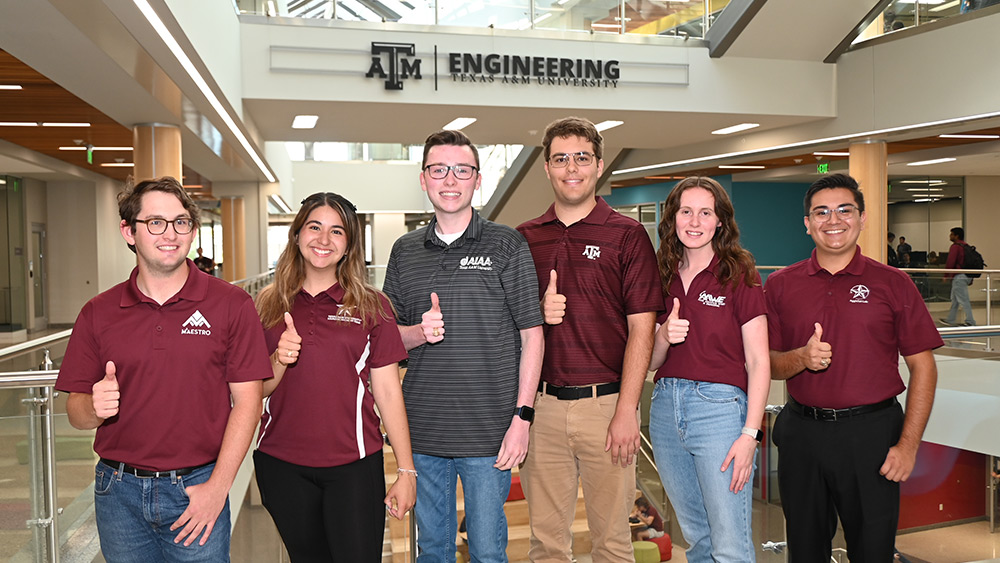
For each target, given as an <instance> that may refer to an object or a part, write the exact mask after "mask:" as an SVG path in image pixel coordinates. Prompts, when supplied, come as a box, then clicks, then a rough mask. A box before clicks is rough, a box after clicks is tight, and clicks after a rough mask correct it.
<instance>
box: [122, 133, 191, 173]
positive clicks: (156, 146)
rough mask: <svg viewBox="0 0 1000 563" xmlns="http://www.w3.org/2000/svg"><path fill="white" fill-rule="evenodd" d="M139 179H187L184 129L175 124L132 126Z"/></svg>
mask: <svg viewBox="0 0 1000 563" xmlns="http://www.w3.org/2000/svg"><path fill="white" fill-rule="evenodd" d="M132 146H133V149H132V157H133V162H135V168H134V169H133V172H132V175H133V176H134V178H135V181H136V182H142V181H143V180H151V179H153V178H159V177H161V176H172V177H174V178H176V179H177V181H179V182H181V183H183V180H182V176H183V170H182V166H181V130H180V129H179V128H178V127H176V126H174V125H165V124H162V123H140V124H138V125H135V126H133V127H132Z"/></svg>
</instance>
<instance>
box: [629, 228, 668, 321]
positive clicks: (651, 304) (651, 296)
mask: <svg viewBox="0 0 1000 563" xmlns="http://www.w3.org/2000/svg"><path fill="white" fill-rule="evenodd" d="M622 280H623V283H622V294H623V296H624V298H625V314H626V315H631V314H633V313H646V312H649V311H653V312H657V313H659V312H660V310H661V309H662V307H663V292H662V291H661V290H660V271H659V268H658V267H657V265H656V254H655V253H654V252H653V244H652V243H651V242H650V241H649V236H647V235H646V230H645V229H644V228H643V227H642V225H636V226H635V228H633V229H630V230H629V233H628V238H627V241H626V248H625V249H624V252H623V253H622Z"/></svg>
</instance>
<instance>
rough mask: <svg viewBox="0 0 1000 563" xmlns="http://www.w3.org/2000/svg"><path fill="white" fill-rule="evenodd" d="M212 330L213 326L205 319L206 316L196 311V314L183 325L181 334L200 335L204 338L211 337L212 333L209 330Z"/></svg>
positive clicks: (192, 314)
mask: <svg viewBox="0 0 1000 563" xmlns="http://www.w3.org/2000/svg"><path fill="white" fill-rule="evenodd" d="M211 328H212V325H211V324H209V322H208V319H206V318H205V315H202V314H201V311H195V312H194V313H191V316H190V317H188V320H186V321H184V324H183V325H181V334H198V335H202V336H211V334H212V331H211V330H209V329H211Z"/></svg>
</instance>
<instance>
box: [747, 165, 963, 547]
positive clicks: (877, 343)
mask: <svg viewBox="0 0 1000 563" xmlns="http://www.w3.org/2000/svg"><path fill="white" fill-rule="evenodd" d="M804 211H805V219H804V223H805V227H806V233H808V234H809V235H810V236H812V239H813V242H814V243H815V244H816V249H815V250H814V251H813V253H812V257H811V258H809V259H807V260H803V261H801V262H798V263H796V264H793V265H791V266H789V267H787V268H784V269H782V270H779V271H777V272H775V273H773V274H771V275H770V276H768V278H767V283H766V284H765V286H764V295H765V300H766V302H767V323H768V338H769V341H770V347H771V377H772V379H776V380H786V381H787V386H788V395H789V399H788V404H787V405H785V408H784V409H783V410H782V411H781V414H780V415H779V416H778V418H777V420H776V421H775V423H774V430H773V434H772V436H773V440H774V443H775V444H776V445H777V446H778V453H779V457H778V484H779V487H780V490H781V501H782V509H783V510H784V513H785V527H786V532H787V538H788V552H789V561H792V562H814V561H829V559H830V552H831V539H832V538H833V533H834V532H835V531H836V529H837V515H838V514H839V515H840V521H841V523H842V525H843V528H844V538H845V540H846V541H847V555H848V557H850V559H851V560H852V561H855V560H857V561H891V560H892V557H893V544H894V541H895V536H896V525H897V523H898V521H899V483H900V481H905V480H906V479H907V478H908V477H909V476H910V474H911V472H912V471H913V465H914V463H915V461H916V455H917V448H918V447H919V446H920V440H921V437H922V436H923V433H924V427H925V426H926V424H927V418H928V416H930V412H931V405H932V404H933V402H934V389H935V386H936V384H937V365H936V364H935V361H934V355H933V352H932V350H933V349H935V348H937V347H939V346H942V345H943V344H944V343H943V341H942V340H941V337H940V335H939V334H938V332H937V329H936V328H935V327H934V321H933V320H932V319H931V316H930V314H929V313H928V312H927V307H926V306H925V305H924V302H923V300H922V299H921V297H920V293H919V292H918V291H917V288H916V286H915V285H914V284H913V281H912V280H910V277H909V276H907V275H906V274H904V273H903V272H900V271H899V270H898V269H896V268H892V267H889V266H887V265H885V264H882V263H880V262H878V261H875V260H872V259H871V258H867V257H865V256H863V255H862V254H861V248H860V247H859V246H858V244H857V241H858V236H859V235H860V234H861V230H862V229H863V228H864V226H865V218H866V215H865V200H864V196H863V194H862V193H861V190H860V189H859V187H858V183H857V181H855V180H854V178H851V177H850V176H847V175H846V174H832V175H829V176H825V177H823V178H821V179H819V180H817V181H816V182H815V183H814V184H812V186H810V187H809V190H808V191H807V192H806V196H805V200H804ZM880 242H881V241H880ZM900 355H902V356H903V360H904V361H905V362H906V366H907V368H908V370H909V389H908V390H907V395H906V414H905V416H904V414H903V410H902V408H901V407H900V405H899V402H898V401H897V400H896V396H897V395H899V393H901V392H902V391H903V390H904V389H907V386H906V385H904V383H903V380H902V378H901V377H900V374H899V356H900Z"/></svg>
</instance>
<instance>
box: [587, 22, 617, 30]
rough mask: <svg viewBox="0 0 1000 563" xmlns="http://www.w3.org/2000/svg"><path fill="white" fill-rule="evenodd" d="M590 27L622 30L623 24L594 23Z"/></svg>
mask: <svg viewBox="0 0 1000 563" xmlns="http://www.w3.org/2000/svg"><path fill="white" fill-rule="evenodd" d="M590 27H600V28H604V29H621V28H622V24H620V23H592V24H590Z"/></svg>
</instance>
